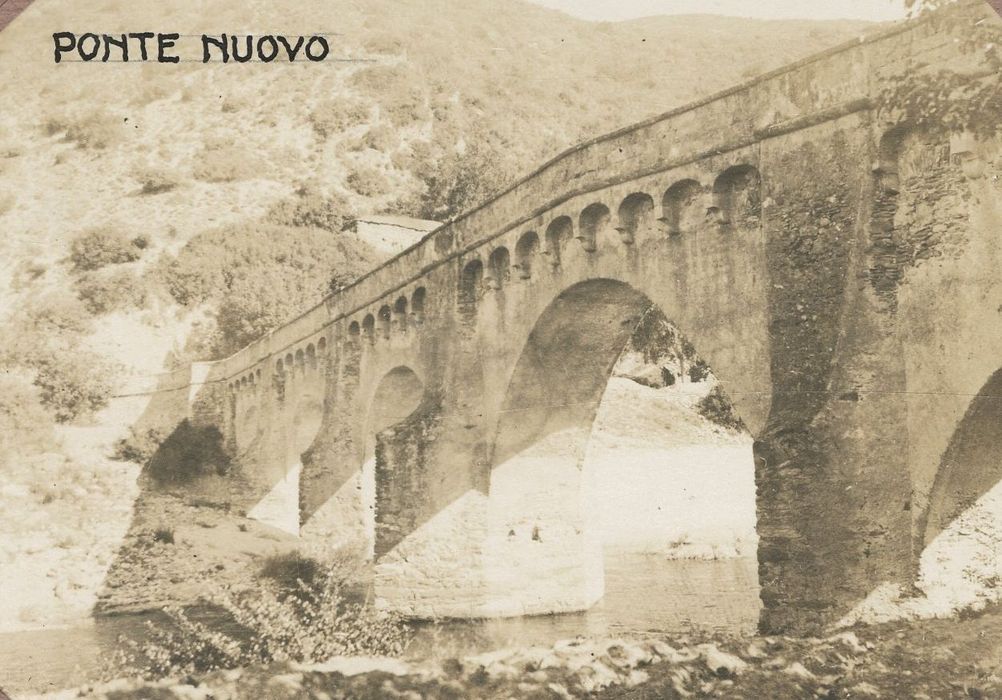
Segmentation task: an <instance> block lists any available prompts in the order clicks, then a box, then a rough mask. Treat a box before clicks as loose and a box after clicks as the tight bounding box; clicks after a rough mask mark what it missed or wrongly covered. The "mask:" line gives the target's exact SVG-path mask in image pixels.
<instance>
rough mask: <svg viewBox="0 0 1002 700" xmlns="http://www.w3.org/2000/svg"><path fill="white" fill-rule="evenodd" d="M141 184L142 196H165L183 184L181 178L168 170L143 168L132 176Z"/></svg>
mask: <svg viewBox="0 0 1002 700" xmlns="http://www.w3.org/2000/svg"><path fill="white" fill-rule="evenodd" d="M132 176H133V177H134V178H135V179H136V181H137V182H138V183H139V185H140V187H141V189H140V193H141V194H150V195H152V194H163V193H164V192H170V191H171V190H173V189H174V188H175V187H177V186H178V185H180V184H181V181H182V180H181V176H180V175H178V174H177V173H176V172H174V171H173V170H168V169H166V168H154V167H149V166H147V167H142V168H138V169H137V170H136V171H135V172H134V173H133V175H132Z"/></svg>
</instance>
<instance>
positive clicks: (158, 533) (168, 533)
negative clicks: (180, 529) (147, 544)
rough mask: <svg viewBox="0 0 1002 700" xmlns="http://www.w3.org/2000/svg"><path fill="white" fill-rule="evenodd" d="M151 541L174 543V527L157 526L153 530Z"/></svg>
mask: <svg viewBox="0 0 1002 700" xmlns="http://www.w3.org/2000/svg"><path fill="white" fill-rule="evenodd" d="M153 541H154V542H160V543H161V544H174V528H170V527H158V528H157V529H156V530H154V531H153Z"/></svg>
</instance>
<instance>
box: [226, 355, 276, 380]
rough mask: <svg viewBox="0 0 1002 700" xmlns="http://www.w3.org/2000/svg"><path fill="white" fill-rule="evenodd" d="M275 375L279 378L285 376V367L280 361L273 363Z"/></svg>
mask: <svg viewBox="0 0 1002 700" xmlns="http://www.w3.org/2000/svg"><path fill="white" fill-rule="evenodd" d="M275 374H276V375H277V376H279V377H280V376H282V375H283V374H285V365H284V364H283V363H282V361H281V360H277V361H276V362H275ZM231 386H232V385H231Z"/></svg>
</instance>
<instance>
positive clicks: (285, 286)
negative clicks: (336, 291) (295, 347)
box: [151, 221, 376, 359]
mask: <svg viewBox="0 0 1002 700" xmlns="http://www.w3.org/2000/svg"><path fill="white" fill-rule="evenodd" d="M331 223H333V221H331ZM375 260H376V257H375V255H374V254H373V252H372V250H371V249H370V248H369V247H368V246H366V245H365V244H364V243H362V242H361V241H359V240H357V239H355V238H352V237H348V236H332V235H331V233H330V232H328V231H324V230H321V229H317V228H299V227H292V226H280V225H277V224H271V223H263V224H261V223H259V224H245V225H234V226H228V227H224V228H220V229H215V230H212V231H207V232H205V233H203V234H200V235H198V236H196V237H194V238H193V239H191V240H190V241H189V242H188V244H187V245H185V247H184V248H182V249H181V251H180V252H179V253H178V255H177V256H176V257H174V258H169V257H168V258H164V259H163V260H162V262H161V263H160V264H159V265H158V266H157V267H156V268H155V270H154V271H153V272H152V273H151V274H154V275H156V276H158V277H159V281H160V282H162V283H163V285H164V286H165V287H166V288H167V289H168V291H169V292H170V294H171V296H172V297H173V298H174V299H175V300H176V301H177V302H178V303H180V304H183V305H186V306H194V305H198V304H202V303H206V302H208V303H213V304H215V305H216V326H217V329H218V331H219V332H218V336H216V338H217V341H218V345H217V346H216V347H215V348H214V351H213V353H212V355H211V357H204V358H200V359H215V358H218V357H222V356H226V355H228V354H230V353H232V352H234V351H235V350H238V349H240V348H241V347H243V346H244V345H245V344H246V343H247V342H249V341H250V340H253V339H254V338H256V337H258V336H259V335H261V334H262V333H266V332H268V331H269V330H272V329H273V328H275V327H277V326H278V325H280V324H281V323H282V322H284V321H285V320H287V319H288V318H290V317H292V316H294V315H295V314H296V313H298V312H300V311H302V310H303V309H304V308H308V307H309V306H312V305H314V304H317V303H319V302H320V300H321V298H322V295H323V294H325V293H326V292H327V290H328V289H329V287H330V285H331V283H332V278H336V282H337V283H338V284H343V283H345V282H346V281H350V280H352V279H354V278H356V277H357V276H358V275H360V274H362V273H363V272H365V271H366V270H368V269H371V266H372V265H373V264H374V263H375Z"/></svg>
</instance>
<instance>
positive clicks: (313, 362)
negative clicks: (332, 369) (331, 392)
mask: <svg viewBox="0 0 1002 700" xmlns="http://www.w3.org/2000/svg"><path fill="white" fill-rule="evenodd" d="M306 367H307V368H308V369H311V370H313V369H316V368H317V349H316V348H315V347H314V346H313V343H310V344H309V345H307V346H306Z"/></svg>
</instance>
